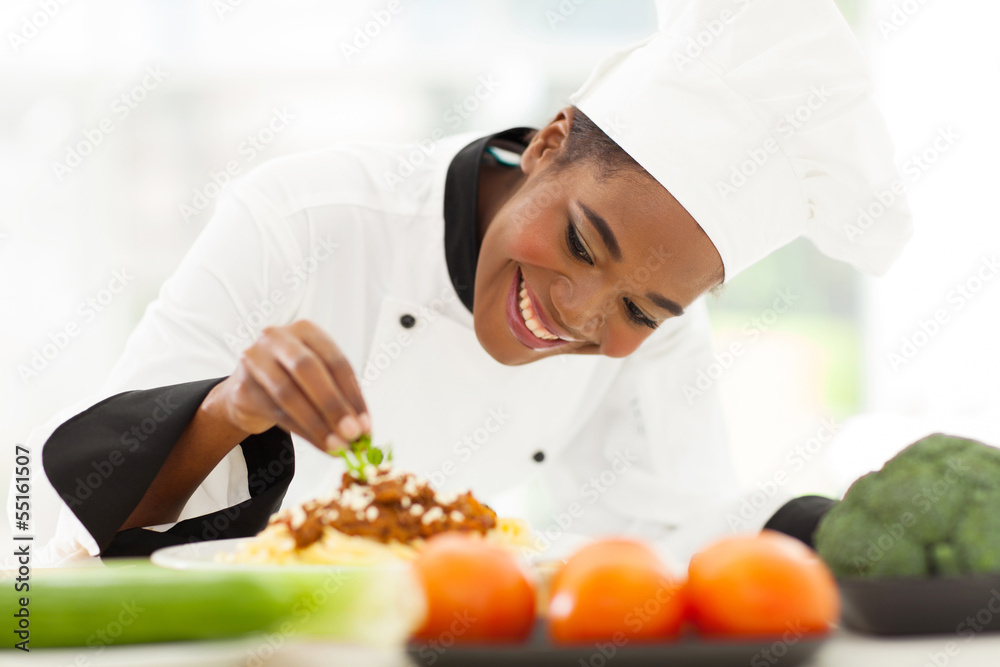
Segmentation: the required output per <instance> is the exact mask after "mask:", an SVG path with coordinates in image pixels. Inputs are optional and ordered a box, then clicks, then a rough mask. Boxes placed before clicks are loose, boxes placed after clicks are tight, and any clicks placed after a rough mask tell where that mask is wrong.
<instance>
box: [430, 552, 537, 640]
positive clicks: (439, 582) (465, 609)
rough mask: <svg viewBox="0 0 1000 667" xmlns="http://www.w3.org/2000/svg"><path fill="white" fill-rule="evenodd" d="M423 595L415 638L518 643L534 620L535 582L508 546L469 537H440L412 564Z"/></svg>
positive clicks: (525, 636)
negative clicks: (420, 621) (423, 606)
mask: <svg viewBox="0 0 1000 667" xmlns="http://www.w3.org/2000/svg"><path fill="white" fill-rule="evenodd" d="M413 567H414V570H415V572H416V574H417V579H418V580H419V581H420V583H421V585H422V586H423V589H424V593H425V594H426V596H427V606H428V610H427V619H426V621H425V623H424V625H423V627H422V628H420V629H419V630H418V631H417V633H416V635H415V637H416V638H417V639H420V640H423V641H437V642H439V643H440V644H441V645H442V646H450V645H451V643H452V642H455V643H470V642H471V643H474V642H483V641H489V642H497V641H511V642H514V641H522V640H524V639H526V638H527V637H528V635H529V634H530V633H531V629H532V626H533V625H534V622H535V585H534V582H533V580H532V579H529V577H528V575H527V574H526V573H525V570H524V569H523V568H522V567H521V564H520V563H519V562H518V560H517V557H516V556H515V555H514V553H512V552H511V551H510V550H508V549H506V548H504V547H502V546H499V545H496V544H493V543H491V542H487V541H486V540H483V539H482V538H479V537H475V536H471V535H456V534H452V535H440V536H438V537H434V538H432V539H430V540H429V541H428V542H427V545H426V547H425V548H424V550H423V551H421V553H420V555H418V556H417V558H416V560H415V561H414V563H413Z"/></svg>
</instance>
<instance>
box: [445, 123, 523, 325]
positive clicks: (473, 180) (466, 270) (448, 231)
mask: <svg viewBox="0 0 1000 667" xmlns="http://www.w3.org/2000/svg"><path fill="white" fill-rule="evenodd" d="M534 131H535V130H533V129H532V128H530V127H516V128H514V129H511V130H505V131H503V132H497V133H496V134H491V135H489V136H487V137H483V138H482V139H476V140H475V141H473V142H472V143H471V144H469V145H468V146H466V147H465V148H463V149H462V150H460V151H459V152H458V154H457V155H456V156H455V157H454V158H453V159H452V161H451V165H450V166H449V167H448V176H447V177H446V178H445V182H444V256H445V259H446V260H447V262H448V274H449V275H450V276H451V284H452V285H453V286H454V287H455V292H457V293H458V298H459V299H461V300H462V303H463V304H465V307H466V308H468V309H469V312H470V313H471V312H472V298H473V296H474V295H475V286H476V264H477V263H478V261H479V244H480V242H481V241H482V239H480V238H479V234H478V225H477V224H476V218H477V212H478V208H479V167H480V164H481V162H482V159H483V152H484V151H485V150H486V147H487V145H489V144H491V143H492V144H494V145H496V146H497V147H500V148H507V149H508V150H514V151H516V152H521V151H522V150H523V149H524V147H525V146H527V145H528V141H529V139H530V137H531V134H532V133H533V132H534Z"/></svg>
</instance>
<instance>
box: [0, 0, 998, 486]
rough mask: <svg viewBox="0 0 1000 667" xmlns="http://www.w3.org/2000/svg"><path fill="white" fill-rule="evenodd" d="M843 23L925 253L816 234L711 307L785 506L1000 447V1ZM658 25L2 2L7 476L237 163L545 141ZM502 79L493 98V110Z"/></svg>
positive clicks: (745, 429)
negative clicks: (468, 139)
mask: <svg viewBox="0 0 1000 667" xmlns="http://www.w3.org/2000/svg"><path fill="white" fill-rule="evenodd" d="M841 8H842V10H843V11H844V13H845V15H846V16H847V17H848V19H849V21H850V22H851V24H852V26H853V27H854V29H855V31H856V33H857V35H858V38H859V39H860V41H861V43H862V45H863V47H864V49H865V50H866V52H867V53H868V55H869V57H870V61H871V64H872V68H873V70H874V73H875V80H876V86H877V97H878V101H879V103H880V104H881V107H882V109H883V110H884V112H885V115H886V118H887V122H888V125H889V128H890V131H891V134H892V136H893V138H894V141H895V144H896V149H897V161H898V164H899V166H900V171H901V178H902V180H903V183H904V184H905V186H906V190H907V192H908V195H909V198H910V205H911V207H912V209H913V212H914V216H915V224H916V236H915V238H914V240H913V242H912V244H911V245H910V246H909V248H908V249H907V251H906V252H905V253H904V255H903V257H902V259H901V260H900V261H899V263H898V264H897V265H896V266H895V267H894V268H893V269H892V270H891V272H890V273H889V274H888V275H887V276H886V277H884V278H879V279H872V278H867V277H862V276H859V275H857V274H856V273H854V272H853V271H852V270H850V269H848V268H847V267H846V266H843V265H840V264H838V263H836V262H833V261H831V260H827V259H825V258H824V257H822V256H820V255H819V254H818V253H817V252H816V251H815V250H813V248H812V247H811V246H810V245H808V243H805V242H802V243H795V244H793V245H791V246H789V247H787V248H785V249H784V250H782V251H780V252H778V253H777V254H775V255H774V256H772V257H771V258H770V259H768V260H767V261H765V262H763V263H762V264H760V265H758V266H756V267H755V268H754V269H752V270H750V271H748V272H746V273H745V274H743V275H741V276H739V277H738V278H737V279H736V280H735V281H734V282H733V283H732V284H731V285H729V286H728V287H727V288H726V289H725V291H724V292H723V293H722V294H721V295H720V296H718V297H712V298H711V299H710V307H711V311H712V316H713V321H714V325H715V333H716V337H717V342H718V346H719V349H720V350H722V349H725V348H728V347H729V345H730V344H731V343H732V342H736V341H738V342H741V343H743V350H744V352H743V353H742V354H741V355H739V356H738V357H736V358H731V359H726V358H722V357H720V359H719V365H718V368H714V369H707V370H710V371H711V375H712V376H713V377H712V379H711V381H712V382H718V385H719V386H720V387H721V390H722V393H723V396H724V399H725V403H726V409H727V418H728V426H729V431H730V433H731V435H732V442H733V450H734V455H735V458H736V462H737V467H738V470H739V474H740V477H741V481H742V483H743V485H744V487H745V488H746V490H747V493H748V494H753V493H756V491H759V490H764V491H765V495H767V496H768V498H767V501H768V502H776V501H775V499H774V498H772V496H774V495H776V494H771V493H770V489H771V488H772V487H771V486H769V485H768V481H769V480H771V481H773V480H775V479H778V477H776V475H777V474H779V473H782V472H784V473H787V475H786V476H785V477H782V478H781V479H783V480H785V481H782V482H781V483H780V484H779V485H778V486H780V487H781V489H780V494H777V495H785V494H798V493H805V492H821V493H829V494H837V493H841V492H842V491H843V489H844V488H845V487H846V484H847V483H848V482H849V481H850V480H852V479H854V478H855V477H857V476H858V475H860V474H861V473H863V472H865V471H867V470H869V469H872V468H875V467H878V466H879V465H881V463H882V462H883V461H884V460H885V459H886V458H887V457H888V456H889V455H891V454H892V453H893V452H894V451H896V450H898V449H899V448H901V447H902V446H903V445H905V444H908V443H909V442H910V441H912V440H914V439H916V437H918V436H920V435H923V434H925V433H927V432H929V431H932V430H950V431H953V432H959V433H963V434H970V435H976V436H979V437H980V438H983V439H985V440H987V441H988V442H990V441H991V442H992V443H994V444H1000V429H998V425H997V421H998V420H997V415H998V411H997V409H996V407H995V406H997V404H998V403H997V399H998V396H1000V380H998V377H1000V373H998V371H1000V361H998V359H1000V357H998V353H997V346H996V340H997V337H998V334H1000V326H998V325H1000V307H998V306H1000V286H998V285H1000V277H998V276H995V275H993V273H992V269H991V268H990V267H991V266H992V265H991V264H990V262H991V261H994V258H995V257H996V255H995V253H996V251H997V249H998V247H1000V225H998V224H997V223H998V214H997V206H996V205H995V203H994V201H993V200H994V199H995V193H996V191H997V187H996V182H997V177H998V176H1000V174H998V168H997V164H996V155H997V148H998V147H1000V129H998V125H997V123H996V115H997V109H998V108H1000V107H998V102H1000V92H998V90H1000V87H998V84H1000V81H998V73H1000V42H998V41H997V40H996V39H995V34H994V33H995V26H996V25H998V24H1000V4H998V3H995V2H990V1H989V0H949V2H929V1H926V0H895V1H894V2H890V1H888V0H842V2H841ZM390 10H391V11H390ZM654 26H655V11H654V7H653V3H652V0H530V1H529V0H490V1H487V0H475V1H466V2H457V1H452V2H447V1H444V0H419V2H418V1H416V0H392V1H390V0H365V1H363V2H362V1H358V0H355V1H352V2H345V1H341V2H330V1H329V0H323V1H320V0H284V1H283V2H277V1H276V0H104V1H103V2H93V3H83V2H68V3H66V4H62V3H61V2H59V1H57V0H28V1H20V0H17V1H15V0H8V1H7V2H4V3H3V7H2V9H0V28H2V30H3V33H4V39H3V44H2V45H0V318H2V322H3V325H2V329H0V405H2V406H3V407H2V409H0V434H2V436H3V437H2V444H3V451H4V452H10V453H9V454H4V455H3V456H0V478H2V479H4V483H6V479H7V476H8V474H9V473H8V471H9V468H10V465H11V464H12V459H13V454H12V450H13V445H14V443H17V442H23V441H24V439H25V438H26V437H27V435H28V433H29V432H30V430H31V429H32V428H33V427H34V426H36V425H39V424H41V423H43V422H45V421H46V420H47V419H48V418H49V417H50V416H52V415H53V414H54V413H55V412H57V411H58V410H60V409H61V408H64V407H65V406H67V405H69V404H72V403H74V402H76V401H79V400H81V399H85V398H86V397H87V396H89V395H91V394H92V393H94V392H96V391H97V389H98V388H99V386H100V384H101V383H102V381H103V379H104V378H105V376H106V374H107V373H108V371H109V369H110V367H111V366H112V364H113V363H114V361H115V360H116V358H117V356H118V354H119V353H120V351H121V350H122V348H123V345H124V343H125V340H126V338H127V336H128V335H129V332H130V330H131V329H132V327H133V326H134V325H135V323H136V322H137V321H138V319H139V318H140V316H141V315H142V312H143V310H144V308H145V306H146V305H147V304H148V303H149V302H150V301H151V300H152V299H154V298H155V296H156V294H157V291H158V289H159V286H160V284H161V283H162V282H163V280H164V279H165V278H166V277H167V276H168V275H169V274H170V273H171V272H172V270H173V269H174V267H175V266H176V265H177V264H178V262H179V261H180V259H181V257H182V256H183V254H184V252H185V250H186V249H187V248H188V246H189V245H190V244H191V242H192V241H193V240H194V238H195V237H196V236H197V234H198V232H199V230H200V229H201V228H202V227H203V226H204V225H205V223H206V222H207V220H208V219H209V218H210V217H211V212H212V208H213V206H214V200H215V199H216V198H217V196H218V193H219V189H220V187H222V186H224V184H225V180H226V177H225V176H224V175H220V174H223V172H224V171H225V169H226V165H227V163H235V164H236V165H237V167H238V175H239V174H245V173H246V172H248V171H250V170H251V169H253V168H254V167H256V166H258V165H260V164H262V163H264V162H265V161H267V160H269V159H271V158H274V157H277V156H280V155H284V154H288V153H293V152H296V151H302V150H308V149H312V148H315V147H319V146H323V145H326V144H329V143H332V142H337V141H342V140H351V141H356V140H371V141H381V142H403V143H406V142H419V141H421V140H425V139H427V138H429V137H430V136H431V133H432V132H433V131H435V130H437V129H439V128H440V129H443V130H444V131H445V133H446V134H453V133H458V132H466V131H483V132H484V133H485V132H486V131H493V130H498V129H502V128H506V127H513V126H515V125H521V124H528V125H534V126H538V125H541V124H544V123H545V122H546V121H547V120H548V119H549V118H550V117H551V116H552V115H553V114H554V113H555V111H556V110H557V109H559V108H560V107H561V106H563V105H564V104H565V101H566V98H567V96H568V95H569V94H570V93H571V92H572V91H573V90H575V89H576V88H577V87H578V86H579V85H580V84H581V83H582V82H583V81H584V79H585V78H586V76H587V75H588V73H589V71H590V69H591V68H592V67H593V65H594V64H595V63H596V62H597V61H598V60H600V59H601V58H602V57H603V56H605V55H606V54H607V53H608V52H609V51H611V50H613V49H615V48H617V47H620V46H623V45H626V44H628V43H631V42H633V41H636V40H639V39H641V38H643V37H645V36H646V35H648V34H649V32H650V31H651V30H652V29H653V27H654ZM484 79H485V80H487V81H491V82H493V85H492V87H493V88H494V90H493V91H492V92H489V93H488V94H487V95H485V96H484V97H483V98H481V99H480V98H476V97H475V95H474V92H475V90H476V88H477V86H479V85H480V83H481V81H482V80H484ZM276 119H282V120H280V121H277V120H276ZM279 127H280V129H278V128H279ZM936 140H937V143H935V141H936ZM233 251H234V252H239V248H234V249H233ZM991 279H992V280H991ZM994 283H997V284H994ZM782 295H785V296H786V297H787V296H788V295H792V297H793V301H792V306H791V307H790V308H788V309H787V312H784V313H782V314H777V313H776V312H775V311H774V310H772V306H773V304H774V302H775V299H778V298H781V297H782ZM835 431H836V432H837V436H836V437H832V438H831V436H832V434H833V433H834V432H835ZM37 465H38V463H36V466H37ZM38 472H40V470H37V471H36V473H38ZM4 495H6V494H4ZM757 495H760V494H757Z"/></svg>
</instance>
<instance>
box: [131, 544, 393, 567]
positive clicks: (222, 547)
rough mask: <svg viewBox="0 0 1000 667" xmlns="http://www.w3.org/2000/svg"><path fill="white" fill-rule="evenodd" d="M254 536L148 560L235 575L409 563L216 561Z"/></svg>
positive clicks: (181, 547) (167, 551) (182, 548)
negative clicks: (359, 563)
mask: <svg viewBox="0 0 1000 667" xmlns="http://www.w3.org/2000/svg"><path fill="white" fill-rule="evenodd" d="M252 539H253V538H252V537H235V538H232V539H228V540H208V541H206V542H190V543H188V544H178V545H177V546H173V547H164V548H163V549H157V550H156V551H154V552H153V554H152V555H151V556H150V557H149V560H150V561H151V562H152V563H153V565H159V566H160V567H165V568H168V569H171V570H225V571H227V572H232V571H234V570H241V571H245V572H267V571H277V570H280V571H281V572H288V571H294V570H299V571H303V572H316V571H317V570H323V569H334V568H335V569H337V570H353V569H369V568H372V567H379V568H397V567H399V568H403V567H406V565H407V564H406V563H405V562H403V561H400V562H399V564H398V565H397V564H396V563H380V564H379V565H377V566H376V565H332V564H331V565H324V564H305V563H301V564H294V565H288V564H284V565H281V564H266V563H226V562H220V561H217V560H216V559H215V557H216V555H218V554H232V553H236V552H237V551H238V550H239V548H240V547H241V546H242V545H243V544H245V543H246V542H248V541H249V540H252Z"/></svg>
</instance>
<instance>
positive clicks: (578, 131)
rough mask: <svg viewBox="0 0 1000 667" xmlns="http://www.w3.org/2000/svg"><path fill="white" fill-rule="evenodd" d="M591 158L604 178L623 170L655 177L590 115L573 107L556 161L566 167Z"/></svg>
mask: <svg viewBox="0 0 1000 667" xmlns="http://www.w3.org/2000/svg"><path fill="white" fill-rule="evenodd" d="M582 161H590V162H592V163H594V164H595V165H597V167H598V169H599V174H600V176H601V177H602V178H607V177H609V176H614V175H617V174H618V173H620V172H626V173H627V172H632V173H634V174H641V175H643V176H646V177H647V178H652V176H650V174H649V172H648V171H646V170H645V169H644V168H643V167H642V165H640V164H639V163H638V162H636V161H635V159H633V158H632V156H631V155H629V154H628V153H626V152H625V150H624V149H623V148H622V147H621V146H619V145H618V144H616V143H615V141H614V139H612V138H611V137H609V136H608V135H607V134H606V133H605V132H604V130H602V129H601V128H600V127H598V126H597V123H595V122H594V121H592V120H591V119H590V117H589V116H587V114H585V113H583V112H582V111H580V110H579V109H578V108H576V107H573V116H572V118H571V119H570V126H569V136H567V137H566V143H565V144H564V145H563V150H562V151H561V152H560V153H559V156H558V157H557V158H556V164H558V165H561V166H565V165H569V164H571V163H573V162H582Z"/></svg>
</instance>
